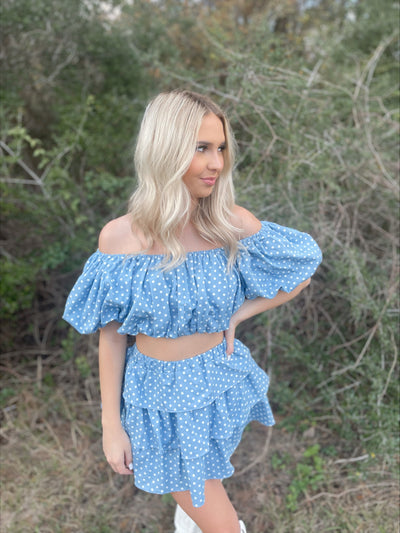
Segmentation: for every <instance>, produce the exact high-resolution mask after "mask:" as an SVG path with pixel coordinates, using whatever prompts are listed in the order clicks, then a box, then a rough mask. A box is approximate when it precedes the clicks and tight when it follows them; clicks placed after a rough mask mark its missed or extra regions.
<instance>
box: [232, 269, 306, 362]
mask: <svg viewBox="0 0 400 533" xmlns="http://www.w3.org/2000/svg"><path fill="white" fill-rule="evenodd" d="M309 284H310V279H306V280H305V281H303V282H302V283H300V284H299V285H298V286H297V287H296V288H295V289H294V290H293V291H291V292H284V291H279V292H278V294H277V295H276V296H275V297H274V298H262V297H261V296H259V297H258V298H254V299H253V300H245V301H244V303H243V304H242V305H241V306H240V307H239V309H238V310H237V311H236V312H235V313H234V314H233V315H232V317H231V320H230V322H229V328H228V329H227V330H226V331H225V340H226V353H227V355H228V356H230V355H232V353H233V341H234V339H235V330H236V328H237V326H238V325H239V324H240V323H241V322H243V321H244V320H247V319H248V318H250V317H252V316H255V315H258V314H259V313H262V312H263V311H268V310H269V309H274V307H278V306H280V305H282V304H284V303H286V302H289V301H290V300H292V299H293V298H295V297H296V296H297V295H298V294H300V292H301V291H302V290H303V289H305V288H306V287H307V286H308V285H309Z"/></svg>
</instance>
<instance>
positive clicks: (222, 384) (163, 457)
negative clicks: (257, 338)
mask: <svg viewBox="0 0 400 533" xmlns="http://www.w3.org/2000/svg"><path fill="white" fill-rule="evenodd" d="M268 383H269V379H268V376H267V374H266V373H265V372H264V371H263V370H262V369H261V368H260V367H259V366H258V365H257V364H256V362H255V361H254V359H253V358H252V357H251V354H250V351H249V350H248V348H246V346H244V344H242V343H241V342H240V341H238V340H235V345H234V353H233V354H232V356H231V357H230V358H229V359H228V357H227V355H226V343H225V340H224V341H223V342H222V343H221V344H219V345H218V346H216V347H214V348H212V349H211V350H208V351H206V352H204V353H202V354H200V355H196V356H194V357H191V358H188V359H182V360H179V361H161V360H158V359H154V358H152V357H148V356H146V355H144V354H142V353H141V352H139V350H138V349H137V347H136V345H135V346H132V347H130V348H128V350H127V358H126V366H125V377H124V382H123V392H122V407H121V419H122V423H123V426H124V428H125V430H126V431H127V433H128V435H129V437H130V440H131V445H132V452H133V466H134V477H135V485H136V486H137V487H139V488H140V489H142V490H145V491H147V492H151V493H156V494H165V493H169V492H175V491H186V490H189V491H190V494H191V498H192V503H193V505H194V507H201V506H202V505H203V504H204V483H205V481H206V480H207V479H224V478H227V477H230V476H231V475H232V474H233V471H234V468H233V466H232V464H231V462H230V458H231V456H232V454H233V452H234V451H235V449H236V447H237V446H238V444H239V442H240V439H241V436H242V433H243V429H244V428H245V426H246V425H247V424H248V423H249V422H250V421H251V420H258V421H259V422H260V423H262V424H264V425H266V426H272V425H273V424H274V418H273V415H272V412H271V409H270V405H269V402H268V399H267V390H268Z"/></svg>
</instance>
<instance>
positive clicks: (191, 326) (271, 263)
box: [63, 222, 322, 338]
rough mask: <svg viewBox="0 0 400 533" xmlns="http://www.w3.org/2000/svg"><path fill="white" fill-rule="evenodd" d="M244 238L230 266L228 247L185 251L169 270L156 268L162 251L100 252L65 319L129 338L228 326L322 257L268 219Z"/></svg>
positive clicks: (300, 236)
mask: <svg viewBox="0 0 400 533" xmlns="http://www.w3.org/2000/svg"><path fill="white" fill-rule="evenodd" d="M240 243H241V246H242V247H243V249H242V250H241V252H240V256H239V257H238V259H237V261H236V264H235V266H234V268H233V269H231V270H230V271H228V270H227V256H226V253H225V250H224V249H223V248H214V249H212V250H206V251H197V252H188V253H187V257H186V259H185V261H184V262H183V263H182V264H181V265H179V266H177V267H176V268H174V269H173V270H170V271H163V270H161V269H160V268H157V266H158V264H159V263H160V261H161V260H162V258H163V256H161V255H147V254H136V255H122V254H104V253H102V252H100V251H96V252H95V253H94V254H93V255H92V256H91V257H90V258H89V259H88V261H87V263H86V265H85V267H84V270H83V273H82V274H81V276H80V277H79V279H78V280H77V282H76V284H75V285H74V287H73V289H72V291H71V293H70V295H69V297H68V300H67V303H66V307H65V312H64V315H63V318H64V319H65V320H66V321H67V322H69V323H70V324H71V325H72V326H73V327H74V328H75V329H77V330H78V331H79V332H80V333H94V332H95V331H96V330H97V329H98V328H101V327H104V326H105V325H106V324H108V323H109V322H111V321H113V320H115V321H117V322H119V323H120V324H121V326H120V328H119V330H118V332H119V333H121V334H129V335H137V334H138V333H144V334H146V335H149V336H151V337H169V338H176V337H180V336H182V335H190V334H193V333H196V332H198V333H214V332H216V331H224V330H226V329H227V328H228V326H229V320H230V317H231V316H232V314H233V313H234V312H235V311H236V310H237V309H238V308H239V307H240V306H241V305H242V303H243V301H244V299H245V298H249V299H252V298H255V297H257V296H263V297H264V298H273V297H274V296H275V295H276V294H277V292H278V291H279V290H283V291H285V292H290V291H291V290H293V289H294V288H295V287H297V285H299V283H301V282H302V281H304V280H306V279H307V278H309V277H310V276H311V275H312V274H313V273H314V271H315V270H316V268H317V266H318V265H319V263H320V262H321V257H322V256H321V251H320V249H319V247H318V245H317V244H316V242H315V241H314V240H313V238H312V237H311V236H310V235H308V234H307V233H302V232H300V231H297V230H294V229H291V228H286V227H284V226H280V225H278V224H275V223H272V222H263V223H262V228H261V229H260V231H259V232H257V233H255V234H254V235H252V236H250V237H247V238H245V239H242V240H241V241H240Z"/></svg>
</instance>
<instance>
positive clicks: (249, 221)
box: [232, 205, 261, 239]
mask: <svg viewBox="0 0 400 533" xmlns="http://www.w3.org/2000/svg"><path fill="white" fill-rule="evenodd" d="M232 215H233V216H232V224H233V225H234V226H235V227H236V228H238V229H239V238H240V239H245V238H246V237H250V236H251V235H254V234H255V233H257V232H258V231H260V229H261V221H260V220H258V218H257V217H256V216H254V215H253V213H251V212H250V211H248V210H247V209H245V208H244V207H241V206H240V205H235V207H234V208H233V209H232Z"/></svg>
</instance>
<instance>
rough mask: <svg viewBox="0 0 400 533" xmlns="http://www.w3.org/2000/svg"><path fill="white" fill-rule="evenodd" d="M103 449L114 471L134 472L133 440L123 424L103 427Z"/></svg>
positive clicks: (124, 473) (123, 473) (122, 472)
mask: <svg viewBox="0 0 400 533" xmlns="http://www.w3.org/2000/svg"><path fill="white" fill-rule="evenodd" d="M103 451H104V455H105V456H106V459H107V462H108V463H109V465H110V466H111V468H112V469H113V470H114V472H116V473H117V474H122V475H128V474H132V464H131V463H132V448H131V442H130V440H129V437H128V435H127V433H126V431H125V430H124V428H123V427H122V425H121V424H117V425H116V426H115V427H103ZM129 466H131V468H129Z"/></svg>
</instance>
